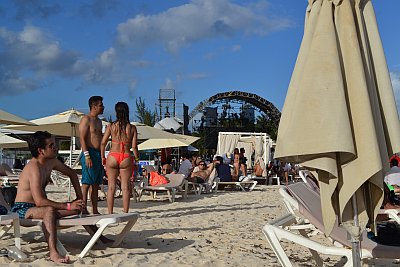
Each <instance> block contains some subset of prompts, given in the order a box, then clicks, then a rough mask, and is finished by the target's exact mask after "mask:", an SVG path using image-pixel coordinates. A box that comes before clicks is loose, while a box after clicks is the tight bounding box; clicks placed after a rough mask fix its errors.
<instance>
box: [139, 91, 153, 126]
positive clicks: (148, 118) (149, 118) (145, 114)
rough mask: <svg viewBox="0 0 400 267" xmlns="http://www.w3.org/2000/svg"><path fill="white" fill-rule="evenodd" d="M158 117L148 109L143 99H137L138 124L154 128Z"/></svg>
mask: <svg viewBox="0 0 400 267" xmlns="http://www.w3.org/2000/svg"><path fill="white" fill-rule="evenodd" d="M156 117H157V113H156V112H155V111H154V112H153V111H151V110H150V109H149V108H148V107H146V103H145V102H144V99H142V98H141V97H139V98H137V99H136V118H137V119H138V122H140V123H143V124H146V125H149V126H154V124H155V123H156Z"/></svg>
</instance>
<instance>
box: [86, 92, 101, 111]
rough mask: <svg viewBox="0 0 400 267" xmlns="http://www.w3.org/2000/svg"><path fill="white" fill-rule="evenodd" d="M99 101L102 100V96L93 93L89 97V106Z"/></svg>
mask: <svg viewBox="0 0 400 267" xmlns="http://www.w3.org/2000/svg"><path fill="white" fill-rule="evenodd" d="M100 101H103V97H102V96H99V95H94V96H91V97H90V98H89V108H90V109H92V106H94V105H96V104H97V103H99V102H100Z"/></svg>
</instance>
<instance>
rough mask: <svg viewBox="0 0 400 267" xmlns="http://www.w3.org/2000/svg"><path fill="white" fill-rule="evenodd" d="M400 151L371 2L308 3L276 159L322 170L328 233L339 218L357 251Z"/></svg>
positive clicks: (323, 0)
mask: <svg viewBox="0 0 400 267" xmlns="http://www.w3.org/2000/svg"><path fill="white" fill-rule="evenodd" d="M399 151H400V126H399V118H398V114H397V109H396V104H395V100H394V96H393V89H392V85H391V82H390V77H389V73H388V69H387V64H386V60H385V56H384V52H383V48H382V44H381V40H380V36H379V32H378V28H377V25H376V19H375V14H374V10H373V7H372V4H371V1H369V0H363V1H362V0H355V1H350V0H335V1H333V0H309V6H308V8H307V13H306V21H305V30H304V37H303V40H302V44H301V47H300V51H299V55H298V58H297V62H296V66H295V68H294V71H293V75H292V79H291V82H290V85H289V88H288V92H287V96H286V100H285V104H284V107H283V111H282V117H281V121H280V125H279V132H278V138H277V145H276V152H275V156H276V157H277V158H280V159H283V160H286V161H290V162H295V163H301V164H302V165H303V166H306V167H309V168H311V169H316V170H318V180H319V184H320V188H321V202H322V203H321V204H322V207H323V209H322V211H323V214H322V215H323V219H324V224H325V229H326V231H327V233H329V232H330V231H331V230H332V227H333V225H334V222H335V219H336V216H338V219H339V223H341V224H342V225H343V226H345V228H346V230H348V231H349V232H350V234H351V235H352V237H354V240H355V241H354V243H353V244H354V245H355V246H354V248H355V249H356V248H357V247H358V242H357V240H356V239H357V237H358V236H359V235H360V233H361V231H362V230H363V229H365V226H366V224H367V222H368V221H369V220H370V221H371V222H374V220H375V217H376V214H377V210H378V209H379V207H380V205H381V204H382V200H383V190H382V181H383V175H384V173H385V172H386V170H387V168H388V167H389V166H388V156H389V155H392V154H393V153H395V152H399ZM364 193H367V194H368V197H367V198H365V197H364V196H365V195H364ZM353 204H354V205H353ZM353 212H355V214H353ZM353 215H355V216H353ZM354 219H355V220H354ZM355 224H356V225H355ZM353 251H354V250H353ZM356 254H357V253H356ZM354 264H356V263H354ZM358 264H359V262H358ZM357 266H358V265H357Z"/></svg>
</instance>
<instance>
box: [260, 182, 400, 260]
mask: <svg viewBox="0 0 400 267" xmlns="http://www.w3.org/2000/svg"><path fill="white" fill-rule="evenodd" d="M287 188H288V190H290V193H291V194H292V196H294V199H295V200H296V201H297V204H296V205H297V206H298V208H299V212H300V214H301V215H302V216H303V218H305V219H307V220H308V221H309V224H312V225H314V226H315V227H316V228H317V229H319V230H321V231H322V232H324V226H323V223H322V212H321V202H320V198H319V195H318V193H317V192H315V191H313V190H312V189H311V188H310V187H309V186H307V185H306V184H304V183H295V184H292V185H289V186H288V187H287ZM296 205H295V206H296ZM302 224H304V226H307V225H309V224H308V223H307V222H306V223H304V220H303V221H298V218H296V216H295V215H293V214H292V213H288V214H286V215H284V216H282V217H280V218H278V219H276V220H274V221H271V222H269V223H268V224H266V225H265V226H264V227H263V233H264V235H265V237H266V238H267V240H268V242H269V244H270V246H271V248H272V250H273V251H274V253H275V254H276V256H277V258H278V261H279V263H280V264H281V265H282V266H285V267H290V266H293V265H292V263H291V262H290V260H289V258H288V256H287V255H286V254H285V251H284V249H283V247H282V245H281V243H280V241H281V240H283V239H286V240H288V241H292V242H294V243H296V244H299V245H302V246H305V247H307V248H308V249H309V250H310V252H311V254H312V255H313V257H314V259H315V261H316V266H322V259H321V258H320V257H319V254H318V252H319V253H322V254H327V255H337V256H343V257H346V258H347V262H346V264H345V265H344V266H345V267H350V266H352V251H351V249H350V248H351V243H350V242H349V241H348V240H347V239H348V238H347V232H346V231H345V230H344V229H342V228H340V227H338V226H337V225H336V226H335V227H334V229H333V231H332V233H331V234H330V237H331V238H332V239H333V240H335V241H336V242H338V243H340V244H342V245H343V247H334V246H325V245H322V244H320V243H318V242H316V241H314V240H310V239H309V238H308V235H307V233H306V231H305V230H304V228H306V227H302ZM282 226H291V227H289V228H287V229H289V230H287V229H284V228H281V227H282ZM293 226H294V227H293ZM295 226H299V227H297V228H296V227H295ZM294 229H296V230H298V231H299V233H300V235H299V234H296V233H294V232H292V231H291V230H294ZM362 240H363V241H362V242H361V258H362V259H367V258H388V259H396V258H398V257H399V255H400V247H396V246H386V245H380V244H377V243H376V242H374V241H372V240H370V239H369V238H368V237H367V236H366V233H364V234H363V239H362Z"/></svg>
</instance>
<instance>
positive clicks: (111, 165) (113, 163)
mask: <svg viewBox="0 0 400 267" xmlns="http://www.w3.org/2000/svg"><path fill="white" fill-rule="evenodd" d="M115 113H116V117H117V120H116V121H114V122H112V123H111V124H110V125H109V126H108V127H107V129H106V132H105V133H104V136H103V139H102V141H101V158H102V162H103V165H105V167H106V170H107V176H108V194H107V207H108V212H109V213H110V214H111V213H113V208H114V192H115V184H116V180H117V178H118V175H119V176H120V178H121V190H122V203H123V204H122V205H123V210H124V212H129V199H130V195H131V189H130V183H129V181H130V178H131V176H132V168H133V161H132V156H131V155H132V154H131V152H130V148H131V147H132V150H133V153H134V155H135V160H136V161H138V160H139V152H138V149H137V130H136V127H135V126H134V125H131V124H130V122H129V107H128V104H126V103H125V102H118V103H117V104H116V105H115ZM110 136H111V140H112V141H111V149H110V152H109V153H108V157H107V160H106V158H105V149H106V145H107V142H108V139H109V137H110Z"/></svg>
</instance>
